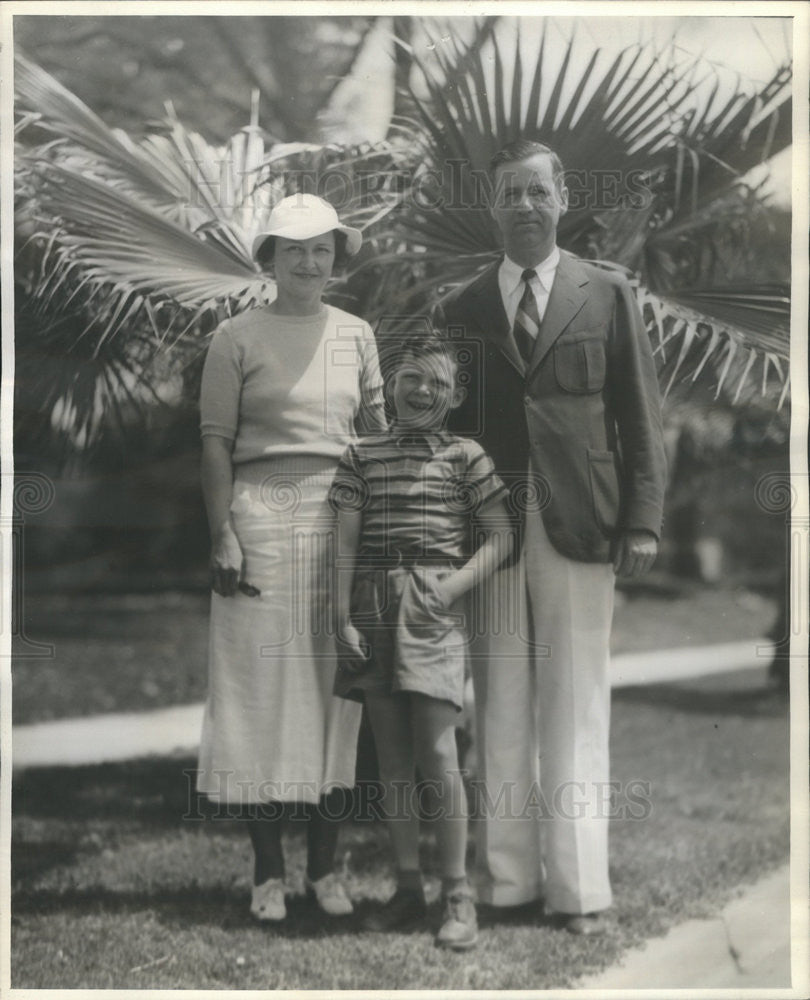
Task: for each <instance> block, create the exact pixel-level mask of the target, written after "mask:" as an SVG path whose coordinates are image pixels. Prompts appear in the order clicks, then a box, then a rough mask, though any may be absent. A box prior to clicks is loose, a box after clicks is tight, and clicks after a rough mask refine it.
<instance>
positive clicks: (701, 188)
mask: <svg viewBox="0 0 810 1000" xmlns="http://www.w3.org/2000/svg"><path fill="white" fill-rule="evenodd" d="M574 51H575V41H574V39H571V40H570V41H569V42H568V43H567V46H566V49H565V50H564V51H563V53H562V55H561V57H560V59H559V60H558V61H557V65H556V68H553V69H552V68H551V66H550V64H549V42H548V40H547V35H546V32H545V30H544V31H542V32H541V34H540V38H539V42H538V45H537V48H536V49H535V51H534V52H533V53H527V51H526V47H525V46H522V45H521V41H520V39H519V38H518V39H517V40H516V42H515V45H514V49H513V51H512V53H511V56H507V54H506V53H505V50H504V43H503V41H502V40H500V39H499V37H497V36H496V37H492V38H490V39H488V40H487V43H486V45H485V46H484V47H481V48H479V49H477V50H476V52H475V53H470V52H468V51H465V50H464V49H459V51H457V52H456V53H455V54H454V53H452V51H448V49H447V48H445V49H443V50H442V51H441V52H440V53H439V54H438V56H437V57H436V58H435V60H434V61H433V62H432V63H431V64H430V65H427V64H425V63H419V61H418V60H417V64H418V65H419V67H420V69H421V73H422V76H423V79H424V86H425V88H426V91H427V98H420V97H419V96H418V95H417V94H416V93H415V92H412V94H411V98H412V104H413V107H414V109H415V114H416V115H417V120H416V122H415V123H414V124H413V125H412V126H411V133H412V144H413V145H414V147H415V148H418V149H419V151H420V155H421V158H422V160H423V167H422V173H421V174H417V177H416V178H415V180H416V181H417V185H419V184H420V183H421V182H422V181H424V183H421V186H418V194H419V195H422V196H423V197H411V198H410V199H409V200H408V201H407V202H406V203H405V204H404V206H403V210H402V211H401V212H400V213H398V215H397V217H396V225H395V226H394V227H392V229H391V231H390V233H389V234H388V236H389V237H390V242H391V243H392V245H395V244H396V243H397V241H399V242H400V243H403V244H404V245H405V246H407V247H409V248H412V250H413V251H414V255H413V258H412V259H413V260H414V262H415V264H416V265H417V266H418V267H419V274H420V277H419V279H418V280H416V281H414V282H413V283H412V284H411V286H410V287H409V289H408V290H407V293H405V294H406V301H407V302H409V304H410V305H411V306H415V305H416V304H417V303H418V301H419V297H420V296H421V297H422V298H424V297H425V296H427V297H428V298H432V299H433V300H434V301H435V300H436V299H437V298H438V297H439V296H441V295H443V294H444V293H445V292H446V290H447V289H448V287H450V288H452V287H453V286H458V285H459V284H460V283H462V282H463V281H465V280H466V279H467V278H469V276H470V274H471V273H474V272H476V271H477V270H480V269H481V268H482V267H483V266H485V265H486V263H487V262H488V261H489V260H491V259H492V258H493V256H494V255H495V254H496V253H497V252H498V249H499V237H498V233H497V230H496V227H495V224H494V221H493V220H492V218H491V217H490V214H489V211H488V204H489V198H490V196H491V191H490V182H489V179H488V175H487V167H488V162H489V159H490V158H491V156H492V155H493V154H494V152H495V151H496V150H497V149H499V148H501V147H502V146H503V145H505V144H506V143H507V142H508V141H510V140H512V139H514V138H516V137H518V136H523V137H526V138H530V139H531V138H534V139H537V140H539V141H541V142H544V143H546V144H548V145H550V146H551V147H552V148H554V149H555V150H556V151H557V152H558V154H559V155H560V157H561V158H562V160H563V163H565V165H566V167H567V173H566V182H567V185H568V188H569V210H568V212H567V214H566V215H564V216H563V217H562V219H561V220H560V226H559V231H558V241H559V242H560V244H561V245H562V246H564V247H565V248H566V249H569V250H572V251H573V252H574V253H578V254H579V255H580V256H584V257H589V258H601V259H609V260H613V261H616V262H618V263H619V264H621V265H624V266H625V267H627V268H630V269H631V270H632V271H634V272H637V273H638V275H639V278H640V280H639V281H637V282H636V284H637V292H638V295H639V299H640V301H641V302H642V305H643V306H644V308H645V315H646V316H647V317H648V320H649V330H650V334H651V337H652V338H653V342H654V343H656V342H657V343H658V350H659V352H660V353H662V354H663V355H664V356H665V357H666V358H667V359H668V360H667V362H666V363H667V365H670V366H671V365H672V364H674V370H672V368H671V367H669V368H667V375H666V378H667V379H669V382H670V384H672V382H673V381H674V379H675V378H676V377H678V376H679V375H681V374H682V373H683V371H684V370H695V371H696V372H697V373H699V372H700V371H701V370H702V369H704V368H705V366H706V365H707V364H709V361H710V359H711V360H712V363H714V361H715V360H717V359H718V358H720V357H722V358H723V360H722V362H721V363H720V369H719V388H722V386H723V383H724V382H725V381H726V379H728V378H730V377H731V374H730V373H733V372H736V364H737V362H736V361H735V357H734V356H735V355H736V354H737V351H738V350H739V352H740V353H741V356H742V355H745V358H746V360H745V362H744V363H743V366H742V376H741V377H742V379H743V381H746V380H750V378H752V377H753V374H754V370H755V366H756V365H757V364H758V363H761V365H762V369H763V380H764V381H765V382H767V381H768V380H769V379H770V378H771V377H774V378H777V379H779V378H781V379H782V380H783V381H784V377H785V373H786V365H784V364H783V363H784V362H785V361H786V359H787V357H788V350H789V343H788V337H787V332H786V331H787V326H786V325H785V324H784V322H783V321H784V314H783V312H780V309H781V307H782V305H783V304H784V303H782V304H781V305H780V306H779V308H776V307H775V306H774V303H772V302H771V303H770V305H769V307H768V308H763V309H757V308H755V306H754V305H753V304H752V301H753V300H752V299H751V298H749V300H748V301H746V300H745V299H744V297H742V296H740V295H738V294H737V292H738V291H739V290H736V289H729V288H725V287H718V288H716V289H714V290H711V289H708V290H705V291H699V290H698V289H701V288H705V276H706V275H707V274H709V273H710V271H711V267H710V265H711V263H712V262H713V261H714V260H715V259H716V257H717V254H718V252H719V250H720V248H721V247H722V246H726V245H728V243H729V241H730V240H734V239H736V240H740V241H742V240H744V238H745V233H746V231H747V230H746V227H747V226H750V225H751V224H752V222H753V220H755V219H756V218H757V217H758V216H759V215H760V214H761V213H762V212H764V211H766V208H765V202H764V200H763V198H762V195H761V194H760V192H759V191H758V190H756V189H754V188H751V187H750V186H745V185H744V184H742V183H741V179H742V177H743V175H744V174H745V172H746V171H747V170H748V169H750V167H751V166H753V165H755V164H757V163H760V162H762V161H763V160H764V159H766V158H767V156H769V155H772V154H773V153H774V152H776V151H778V150H779V149H781V148H784V146H785V145H786V144H787V143H789V142H790V121H789V119H790V115H789V109H790V103H789V92H788V85H789V79H790V73H789V70H788V69H787V68H783V69H780V70H779V71H778V72H777V73H776V74H774V77H773V79H772V80H770V81H769V82H768V83H767V84H766V85H765V86H764V87H762V88H760V91H759V92H758V93H756V94H754V95H751V96H745V95H743V94H734V95H732V96H731V97H730V98H722V99H721V98H720V96H719V95H720V88H719V87H717V86H715V87H714V88H712V87H711V86H709V87H708V89H707V87H706V80H705V75H706V74H705V73H704V72H703V69H702V66H701V64H700V61H699V60H692V61H689V60H684V59H683V58H679V59H676V58H674V56H673V57H672V58H669V59H667V58H666V53H658V52H655V51H653V50H651V49H650V48H649V47H646V48H645V47H643V46H631V47H629V48H627V49H625V50H624V51H622V52H620V53H619V54H618V55H616V56H615V57H614V58H612V59H610V60H607V61H605V60H603V59H602V57H601V54H600V53H599V51H598V50H596V51H595V52H593V53H592V54H591V55H590V58H589V59H587V60H585V62H584V63H583V62H582V61H581V60H580V61H579V62H578V63H575V60H574V58H573V54H574ZM462 60H463V65H464V70H463V72H459V70H458V67H459V66H460V65H461V63H462ZM575 64H576V65H578V66H579V67H580V68H579V69H577V70H574V69H573V67H574V65H575ZM600 178H601V179H603V178H608V179H610V178H612V179H613V180H614V182H618V184H623V185H624V189H622V188H619V189H618V190H616V188H615V187H614V188H613V189H612V191H611V189H610V187H606V188H604V189H602V188H600V187H599V185H600V183H601V181H600ZM611 196H612V198H613V200H612V203H611V201H610V198H611ZM701 279H703V281H701ZM748 291H754V292H755V291H756V290H755V289H754V290H752V289H749V290H748ZM753 299H755V300H756V301H757V302H763V301H769V300H768V289H763V290H762V294H761V296H759V297H757V296H756V295H754V296H753ZM774 324H776V325H774ZM779 324H782V325H779ZM726 361H728V363H727V364H726ZM690 366H691V367H690ZM757 370H758V369H757ZM735 377H736V376H735Z"/></svg>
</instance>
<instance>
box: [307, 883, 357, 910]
mask: <svg viewBox="0 0 810 1000" xmlns="http://www.w3.org/2000/svg"><path fill="white" fill-rule="evenodd" d="M306 887H307V890H308V891H309V892H311V893H312V894H313V895H314V896H315V899H316V900H317V901H318V906H320V908H321V909H322V910H323V912H324V913H328V914H329V916H330V917H345V916H347V915H348V914H349V913H352V912H353V911H354V907H353V906H352V901H351V900H350V899H349V894H348V893H347V892H346V888H345V886H344V885H343V883H342V882H341V881H340V879H339V878H338V877H337V875H336V874H335V873H334V872H329V874H328V875H324V877H323V878H319V879H318V880H317V881H316V882H310V880H309V879H307V880H306Z"/></svg>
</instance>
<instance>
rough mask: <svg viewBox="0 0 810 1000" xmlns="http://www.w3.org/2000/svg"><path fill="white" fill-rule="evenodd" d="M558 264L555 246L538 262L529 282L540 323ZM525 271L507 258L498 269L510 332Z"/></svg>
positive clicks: (558, 257) (521, 290) (521, 291)
mask: <svg viewBox="0 0 810 1000" xmlns="http://www.w3.org/2000/svg"><path fill="white" fill-rule="evenodd" d="M559 262H560V248H559V247H556V246H555V247H554V249H553V250H552V251H551V253H550V254H549V255H548V257H546V259H545V260H542V261H540V263H539V264H538V265H537V267H535V268H534V269H533V270H534V273H535V275H536V277H535V278H533V279H532V280H531V281H530V282H529V287H530V288H531V290H532V291H533V292H534V298H535V300H536V302H537V315H538V316H539V317H540V322H541V323H542V321H543V316H544V315H545V312H546V306H547V305H548V297H549V295H550V294H551V286H552V285H553V284H554V275H555V274H556V273H557V265H558V264H559ZM525 270H526V268H525V267H521V266H520V264H516V263H515V262H514V261H513V260H510V259H509V258H508V257H504V259H503V262H502V263H501V266H500V267H499V268H498V287H499V288H500V290H501V300H502V301H503V307H504V309H505V310H506V318H507V319H508V320H509V329H510V330H511V329H512V327H513V326H514V325H515V314H516V313H517V308H518V305H519V304H520V300H521V298H522V297H523V277H522V276H523V272H524V271H525Z"/></svg>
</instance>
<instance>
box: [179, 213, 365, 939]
mask: <svg viewBox="0 0 810 1000" xmlns="http://www.w3.org/2000/svg"><path fill="white" fill-rule="evenodd" d="M361 242H362V237H361V234H360V232H359V231H358V230H356V229H352V228H350V227H348V226H343V225H341V223H340V220H339V219H338V216H337V213H336V212H335V210H334V209H333V208H332V206H331V205H329V204H328V203H327V202H325V201H322V200H321V199H320V198H316V197H315V196H314V195H307V194H298V195H293V196H291V197H289V198H284V199H282V201H280V202H279V204H278V205H277V206H276V207H275V209H274V210H273V212H272V213H271V216H270V220H269V223H268V228H267V230H266V231H265V232H262V233H259V235H258V236H257V237H256V238H255V240H254V242H253V256H254V258H255V259H256V261H257V262H258V264H259V266H260V267H261V268H262V269H263V270H265V271H267V272H268V273H269V274H270V275H271V276H272V277H273V278H274V279H275V282H276V286H277V289H278V294H277V298H276V299H275V301H274V302H273V303H272V304H271V305H269V306H267V307H264V308H258V309H253V310H250V311H249V312H246V313H243V314H242V315H240V316H237V317H236V318H234V319H230V320H226V321H225V322H224V323H223V324H222V325H221V326H220V327H219V328H218V329H217V330H216V332H215V333H214V336H213V339H212V341H211V346H210V348H209V351H208V356H207V358H206V362H205V368H204V372H203V379H202V392H201V396H200V411H201V433H202V441H203V457H202V486H203V494H204V498H205V504H206V510H207V513H208V521H209V525H210V529H211V541H212V545H211V576H212V587H213V590H214V593H213V594H212V598H211V631H210V641H209V694H208V701H207V704H206V709H205V716H204V720H203V731H202V743H201V748H200V767H199V775H198V782H197V787H198V789H199V791H200V792H202V793H204V794H205V795H207V796H209V797H210V798H211V799H213V800H215V801H217V802H221V803H228V804H230V805H231V806H234V805H235V806H238V807H240V812H239V815H241V816H243V818H244V819H245V822H246V826H247V828H248V831H249V833H250V838H251V843H252V845H253V851H254V855H255V865H254V877H253V882H254V886H253V893H252V902H251V912H252V913H253V915H254V916H255V917H256V918H257V919H259V920H281V919H283V918H284V916H285V915H286V910H285V903H284V856H283V853H282V847H281V815H280V813H281V809H280V807H279V803H282V802H301V803H305V805H304V810H305V811H306V813H307V819H308V827H307V872H306V875H307V887H308V889H309V890H310V891H312V892H314V894H315V897H316V899H317V901H318V904H319V905H320V907H321V909H323V910H324V911H325V912H327V913H329V914H332V915H339V914H344V913H349V912H351V910H352V905H351V902H350V900H349V898H348V895H347V894H346V890H345V888H344V886H343V885H342V884H341V882H340V881H339V879H338V878H337V876H336V875H335V872H334V859H335V849H336V846H337V833H338V825H337V822H336V819H335V817H336V815H337V813H338V812H339V808H338V807H339V802H336V795H338V796H339V795H340V794H341V793H340V789H342V788H345V787H351V786H352V785H353V784H354V767H355V753H356V744H357V732H358V726H359V719H360V716H359V710H358V706H356V705H353V704H352V703H350V702H347V701H345V700H343V699H339V698H335V697H333V696H332V683H333V679H334V673H335V667H336V655H335V644H334V630H333V627H332V622H331V609H330V602H329V595H330V594H331V593H334V590H335V586H334V580H333V577H332V574H333V572H334V565H333V557H332V554H333V552H334V531H335V524H334V520H333V517H334V515H333V514H332V512H331V509H330V508H329V506H328V504H327V501H326V495H327V491H328V488H329V484H330V483H331V480H332V475H333V473H334V470H335V467H336V465H337V461H338V458H339V457H340V455H341V453H342V451H343V449H344V447H345V445H346V444H347V443H348V442H349V441H350V440H351V439H352V438H353V437H355V436H356V434H357V433H358V432H359V433H368V432H371V431H374V430H376V429H379V428H381V427H383V426H384V416H383V397H382V385H381V379H380V375H379V367H378V363H377V352H376V349H375V344H374V336H373V334H372V332H371V329H370V328H369V326H368V324H367V323H365V322H364V321H363V320H361V319H358V318H357V317H356V316H351V315H349V314H348V313H345V312H342V311H341V310H339V309H336V308H334V307H332V306H327V305H325V304H324V303H323V302H322V299H321V297H322V294H323V292H324V289H325V288H326V285H327V283H328V281H329V279H330V277H331V276H332V272H333V269H334V268H335V267H336V266H337V267H339V266H341V264H343V263H344V262H345V260H347V259H348V257H349V256H351V255H352V254H355V253H357V251H358V250H359V248H360V244H361Z"/></svg>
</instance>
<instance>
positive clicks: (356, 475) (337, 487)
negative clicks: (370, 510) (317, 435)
mask: <svg viewBox="0 0 810 1000" xmlns="http://www.w3.org/2000/svg"><path fill="white" fill-rule="evenodd" d="M368 497H369V488H368V483H367V481H366V478H365V476H364V475H363V472H362V468H361V464H360V460H359V456H358V454H357V448H356V446H355V445H354V444H350V445H349V447H348V448H347V449H346V450H345V451H344V452H343V454H342V455H341V457H340V461H339V462H338V464H337V469H335V475H334V478H333V479H332V483H331V485H330V487H329V495H328V498H327V499H328V501H329V504H330V506H331V507H332V509H333V510H334V511H346V512H359V511H362V510H364V509H365V506H366V504H367V503H368Z"/></svg>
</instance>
